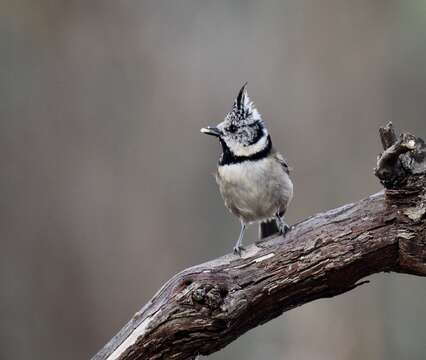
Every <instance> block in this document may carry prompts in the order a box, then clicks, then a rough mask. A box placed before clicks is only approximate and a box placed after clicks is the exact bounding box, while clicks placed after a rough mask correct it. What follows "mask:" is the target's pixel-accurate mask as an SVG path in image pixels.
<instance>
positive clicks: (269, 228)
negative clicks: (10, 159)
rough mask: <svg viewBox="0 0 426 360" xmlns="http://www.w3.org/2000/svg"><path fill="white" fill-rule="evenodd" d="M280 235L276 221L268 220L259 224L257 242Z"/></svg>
mask: <svg viewBox="0 0 426 360" xmlns="http://www.w3.org/2000/svg"><path fill="white" fill-rule="evenodd" d="M279 234H280V229H279V227H278V224H277V221H276V220H275V219H270V220H266V221H263V222H261V223H260V224H259V241H258V242H263V241H266V240H268V239H270V238H273V237H275V236H277V235H279Z"/></svg>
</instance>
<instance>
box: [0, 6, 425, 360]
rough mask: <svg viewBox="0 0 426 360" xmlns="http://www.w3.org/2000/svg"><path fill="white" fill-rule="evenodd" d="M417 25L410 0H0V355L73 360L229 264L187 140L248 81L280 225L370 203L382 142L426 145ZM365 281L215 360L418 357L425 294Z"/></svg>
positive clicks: (203, 154)
mask: <svg viewBox="0 0 426 360" xmlns="http://www.w3.org/2000/svg"><path fill="white" fill-rule="evenodd" d="M425 21H426V3H425V2H424V1H420V0H417V1H414V0H404V1H403V0H399V1H397V0H393V1H392V0H391V1H389V0H386V1H385V0H377V1H372V0H368V1H367V0H359V1H351V0H323V1H314V0H310V1H308V0H298V1H296V0H295V1H292V0H287V1H279V0H267V1H242V0H241V1H240V0H238V1H237V0H234V1H201V0H181V1H162V0H161V1H159V0H157V1H143V0H140V1H130V0H122V1H117V0H103V1H100V0H90V1H83V0H80V1H76V0H55V1H53V0H51V1H48V0H46V1H30V0H2V1H1V2H0V29H1V31H0V55H1V56H0V164H1V166H0V172H1V173H0V242H1V250H0V285H1V287H0V289H1V290H0V319H1V321H0V358H1V359H35V360H37V359H48V360H49V359H64V360H67V359H87V358H89V356H91V355H92V354H94V353H95V352H96V351H97V350H98V349H99V348H100V347H101V346H103V345H104V343H105V342H106V341H107V340H108V339H109V338H110V337H111V336H112V335H113V334H115V332H116V331H117V330H118V329H119V328H120V327H121V326H122V325H123V324H124V323H125V322H126V321H127V320H128V319H129V318H130V317H131V316H132V315H133V314H134V312H136V311H137V310H138V309H139V307H140V306H141V305H143V304H144V303H145V302H147V301H148V300H149V299H150V297H151V296H152V295H153V294H154V293H155V291H156V290H157V289H158V288H159V287H160V286H161V285H162V284H163V283H164V282H165V281H166V280H167V279H168V278H169V277H170V276H171V275H173V274H174V273H176V272H177V271H179V270H182V269H184V268H185V267H188V266H191V265H194V264H198V263H201V262H203V261H206V260H209V259H212V258H215V257H218V256H220V255H222V254H224V253H227V252H230V250H231V248H232V245H233V243H234V241H235V239H236V237H237V236H238V231H239V224H238V221H237V220H236V219H235V218H233V217H231V216H230V215H229V214H228V213H227V212H226V210H225V209H224V206H223V203H222V200H221V198H220V195H219V193H218V190H217V187H216V185H215V182H214V179H213V177H212V176H211V174H212V172H213V171H214V169H215V166H216V162H217V159H218V156H219V145H218V144H217V142H216V141H214V139H211V138H208V137H205V136H202V135H200V133H199V129H200V127H202V126H205V125H208V124H210V125H213V124H215V123H217V122H219V121H221V119H222V118H223V116H224V114H225V113H226V112H227V111H228V110H229V109H230V107H231V104H232V100H233V98H234V96H235V95H236V93H237V91H238V89H239V87H240V86H241V85H242V83H243V82H244V81H248V82H249V85H248V91H249V94H250V96H251V97H252V98H253V99H254V100H255V102H256V104H257V105H258V108H259V110H260V112H261V114H262V115H263V116H264V118H265V120H266V122H267V124H268V126H269V128H270V131H271V133H272V137H273V140H274V143H275V145H276V147H277V148H278V149H279V150H281V151H282V152H283V153H284V154H285V155H286V156H287V158H288V159H289V162H290V164H291V166H292V167H293V168H294V172H293V179H294V181H295V184H296V185H295V198H294V202H293V204H292V206H291V207H290V209H289V212H288V220H289V222H290V223H292V222H295V221H297V220H300V219H303V218H305V217H307V216H309V215H312V214H314V213H316V212H319V211H323V210H326V209H329V208H332V207H336V206H338V205H341V204H344V203H347V202H351V201H355V200H357V199H360V198H362V197H365V196H367V195H368V194H370V193H373V192H376V191H378V190H379V189H380V188H381V186H380V184H379V183H378V182H377V180H376V179H375V177H374V176H373V173H372V169H373V167H374V165H375V159H376V154H377V153H378V152H379V151H380V143H379V140H378V136H377V130H378V127H379V126H380V125H383V124H385V123H386V122H387V121H388V120H393V121H394V124H395V126H396V127H397V128H398V129H400V130H407V131H410V132H412V133H415V134H418V135H423V136H424V137H426V122H425V116H426V101H425V99H426V68H425V63H426V46H425V45H426V26H425ZM255 236H256V229H255V228H254V227H252V228H251V229H250V231H249V233H248V236H247V240H248V241H252V240H253V239H254V238H255ZM371 280H372V282H371V284H369V285H364V286H363V287H361V288H358V289H356V290H354V291H352V292H351V293H349V294H345V295H342V296H339V297H338V298H336V299H328V300H321V301H316V302H314V303H311V304H308V305H306V306H303V307H301V308H298V309H295V310H292V311H290V312H288V313H286V314H285V315H284V316H281V317H280V318H278V319H276V320H274V321H272V322H270V323H268V324H266V325H264V326H262V327H260V328H257V329H255V330H253V331H251V332H250V333H248V334H246V335H244V336H243V337H242V338H240V339H239V340H237V341H235V342H234V343H233V344H231V345H230V346H228V347H227V348H226V349H225V350H223V351H221V352H219V353H217V354H215V355H213V356H211V357H210V358H211V359H216V360H219V359H247V360H249V359H250V360H251V359H288V360H293V359H294V360H304V359H306V360H308V359H309V360H310V359H316V360H321V359H327V360H330V359H339V360H341V359H343V360H345V359H348V360H350V359H354V360H355V359H390V360H393V359H395V360H397V359H424V358H425V354H426V335H425V334H426V328H425V323H426V307H425V306H424V304H425V298H426V286H425V284H426V283H425V280H422V279H420V278H415V277H409V276H402V275H396V274H386V275H377V276H374V277H372V278H371Z"/></svg>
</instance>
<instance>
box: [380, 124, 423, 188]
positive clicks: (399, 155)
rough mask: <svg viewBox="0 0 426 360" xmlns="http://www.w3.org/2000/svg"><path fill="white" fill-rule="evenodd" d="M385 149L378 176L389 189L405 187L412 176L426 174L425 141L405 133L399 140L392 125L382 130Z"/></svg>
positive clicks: (381, 156)
mask: <svg viewBox="0 0 426 360" xmlns="http://www.w3.org/2000/svg"><path fill="white" fill-rule="evenodd" d="M379 132H380V139H381V141H382V145H383V148H384V151H383V153H381V154H380V155H379V157H378V159H377V167H376V169H375V174H376V176H377V177H378V178H379V179H380V182H381V183H382V184H383V185H384V186H385V187H386V188H387V189H393V188H398V187H401V186H403V185H404V183H405V182H406V180H407V179H408V178H409V176H410V175H421V174H424V173H426V145H425V142H424V141H423V139H421V138H419V137H416V136H414V135H411V134H408V133H403V134H401V135H400V137H399V139H398V138H397V136H396V133H395V130H394V129H393V126H392V123H389V124H388V125H387V126H385V127H382V128H380V131H379Z"/></svg>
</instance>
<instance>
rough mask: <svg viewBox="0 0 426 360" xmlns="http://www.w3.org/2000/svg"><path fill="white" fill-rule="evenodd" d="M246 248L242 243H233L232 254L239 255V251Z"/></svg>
mask: <svg viewBox="0 0 426 360" xmlns="http://www.w3.org/2000/svg"><path fill="white" fill-rule="evenodd" d="M245 249H246V248H245V247H244V246H242V245H235V246H234V249H233V251H234V255H238V256H241V252H242V251H243V250H245Z"/></svg>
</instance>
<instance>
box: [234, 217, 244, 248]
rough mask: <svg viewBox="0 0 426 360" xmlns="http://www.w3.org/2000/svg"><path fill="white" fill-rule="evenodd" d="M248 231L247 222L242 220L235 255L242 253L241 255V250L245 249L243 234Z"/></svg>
mask: <svg viewBox="0 0 426 360" xmlns="http://www.w3.org/2000/svg"><path fill="white" fill-rule="evenodd" d="M245 231H246V224H245V223H244V222H243V221H241V231H240V236H239V237H238V240H237V242H236V243H235V246H234V254H235V255H237V254H238V255H240V256H241V250H245V249H244V247H243V236H244V232H245Z"/></svg>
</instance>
